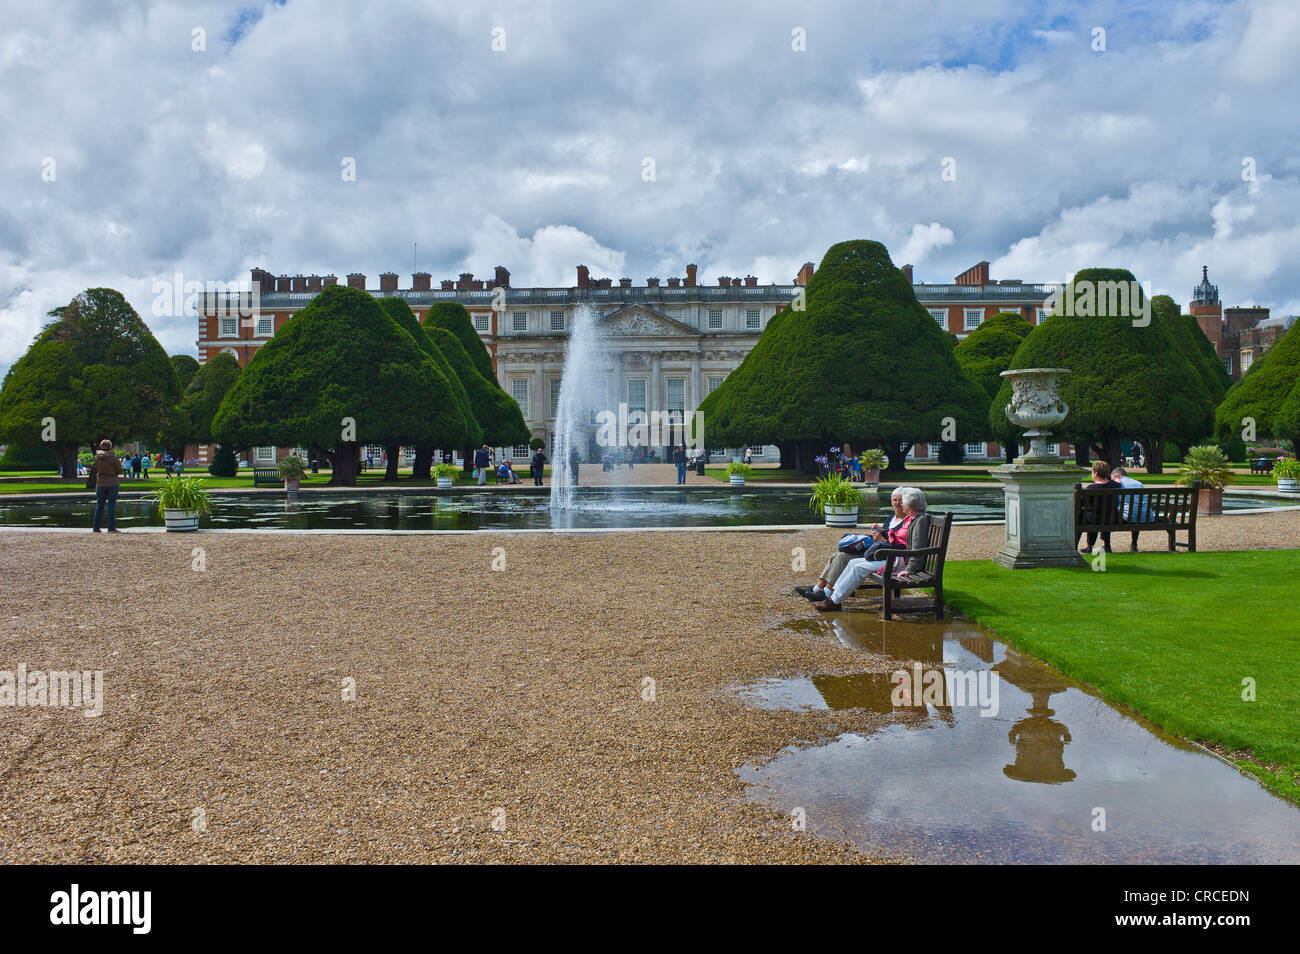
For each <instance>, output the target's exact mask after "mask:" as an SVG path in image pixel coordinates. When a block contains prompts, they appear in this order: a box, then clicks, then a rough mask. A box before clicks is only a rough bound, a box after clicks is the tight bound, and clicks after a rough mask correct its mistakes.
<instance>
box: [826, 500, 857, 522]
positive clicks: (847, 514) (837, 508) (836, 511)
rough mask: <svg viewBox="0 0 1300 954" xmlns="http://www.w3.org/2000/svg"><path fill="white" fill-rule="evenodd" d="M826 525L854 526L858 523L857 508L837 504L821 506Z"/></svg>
mask: <svg viewBox="0 0 1300 954" xmlns="http://www.w3.org/2000/svg"><path fill="white" fill-rule="evenodd" d="M822 514H823V516H824V517H825V518H826V526H828V527H856V526H857V525H858V508H857V507H856V506H852V507H847V506H842V505H839V504H827V505H826V506H825V507H824V508H822Z"/></svg>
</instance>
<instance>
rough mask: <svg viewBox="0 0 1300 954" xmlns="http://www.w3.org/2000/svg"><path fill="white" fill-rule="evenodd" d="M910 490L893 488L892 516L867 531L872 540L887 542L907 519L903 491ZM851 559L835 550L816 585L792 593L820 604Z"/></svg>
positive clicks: (908, 488)
mask: <svg viewBox="0 0 1300 954" xmlns="http://www.w3.org/2000/svg"><path fill="white" fill-rule="evenodd" d="M912 489H914V488H911V487H895V488H894V492H893V493H892V494H890V495H889V503H890V505H891V506H892V507H893V508H894V515H893V516H892V517H890V518H889V520H887V521H886V522H885V524H884V525H883V526H881V525H879V524H877V525H876V526H874V527H871V528H870V529H869V530H867V534H868V535H869V536H870V537H871V538H872V539H873V540H876V541H880V542H888V540H889V537H888V536H887V534H888V533H889V531H890V530H894V529H896V528H897V527H899V526H901V525H902V523H903V521H904V520H905V519H907V515H906V514H905V513H903V491H904V490H912ZM917 493H920V491H919V490H918V491H917ZM853 557H854V555H853V554H852V553H846V552H845V551H844V550H836V551H835V555H834V556H832V557H831V558H830V559H829V560H827V561H826V566H825V567H823V568H822V574H821V576H819V577H817V582H816V583H814V584H813V585H812V586H796V587H795V588H794V591H795V592H796V593H798V594H799V595H800V596H802V597H803V598H804V599H806V600H810V601H812V602H813V603H819V602H821V601H822V600H824V599H826V597H828V596H830V594H831V589H832V584H833V582H834V581H835V580H838V579H839V578H840V574H841V573H843V572H844V568H845V567H847V566H848V565H849V561H851V560H852V559H853Z"/></svg>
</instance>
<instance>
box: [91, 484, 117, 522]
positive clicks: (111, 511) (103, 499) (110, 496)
mask: <svg viewBox="0 0 1300 954" xmlns="http://www.w3.org/2000/svg"><path fill="white" fill-rule="evenodd" d="M105 509H107V510H108V529H110V530H116V529H117V484H113V485H112V486H111V487H96V488H95V524H94V529H95V530H98V529H99V524H100V520H101V519H102V518H103V516H104V510H105Z"/></svg>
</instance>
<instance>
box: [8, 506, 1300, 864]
mask: <svg viewBox="0 0 1300 954" xmlns="http://www.w3.org/2000/svg"><path fill="white" fill-rule="evenodd" d="M1198 530H1199V531H1200V533H1199V535H1200V544H1201V548H1202V549H1238V548H1243V547H1248V546H1249V547H1256V548H1258V547H1284V546H1288V545H1294V541H1295V540H1296V539H1297V537H1298V534H1297V531H1300V514H1297V513H1285V514H1270V515H1261V516H1238V517H1222V518H1216V519H1206V520H1203V521H1202V522H1201V524H1200V526H1199V527H1198ZM1002 532H1003V531H1002V528H1001V527H1000V526H971V527H961V526H959V527H958V528H956V529H955V530H954V533H953V539H952V545H951V551H952V556H953V558H984V557H988V556H990V555H991V554H992V553H993V552H994V550H995V549H996V547H997V546H998V545H999V544H1000V542H1001V539H1002ZM838 536H839V531H836V530H830V529H826V528H820V527H819V528H810V529H809V530H807V531H803V532H788V533H786V532H782V533H755V532H747V533H674V534H636V533H619V534H603V535H582V534H574V535H568V534H564V535H528V536H512V535H510V534H508V533H481V534H473V535H465V536H400V537H385V536H378V535H376V536H330V535H286V536H283V537H280V536H273V535H272V536H268V535H258V536H254V535H248V536H245V535H241V534H187V535H183V534H144V533H136V534H133V533H122V534H113V535H109V534H100V535H95V536H92V535H91V534H90V533H86V534H84V535H74V534H66V533H65V534H54V533H48V534H47V533H4V532H0V670H10V671H13V670H16V668H17V666H18V664H19V663H25V664H26V665H27V667H28V669H29V670H31V669H46V670H58V669H63V670H68V669H82V670H103V671H104V674H105V675H104V680H105V696H104V711H103V714H102V715H101V716H99V717H98V718H85V717H83V715H82V714H81V712H80V711H73V710H68V709H54V708H31V707H28V708H17V707H0V862H51V861H59V862H381V863H385V862H416V863H420V862H434V861H436V862H456V861H473V862H505V861H531V862H566V861H629V862H683V861H686V862H709V861H726V862H765V861H771V862H828V861H860V860H869V859H864V858H863V857H862V856H861V855H859V854H858V853H856V852H855V851H854V850H853V849H851V848H849V847H847V846H845V845H842V844H839V843H837V842H833V841H829V840H823V839H817V838H813V837H809V836H807V835H804V834H800V833H796V832H794V831H792V830H791V829H792V825H791V820H790V816H789V815H787V814H785V813H784V812H782V811H780V810H777V809H774V808H772V807H758V806H755V805H751V804H749V803H748V802H747V801H746V799H745V797H744V789H743V786H742V785H741V784H740V782H739V781H738V779H737V777H736V774H735V769H736V768H737V767H738V766H740V765H742V764H745V763H749V762H754V761H756V760H762V759H765V758H769V757H771V756H772V755H774V754H776V753H777V752H778V751H779V750H780V749H781V748H782V747H783V746H786V745H790V744H797V743H799V742H801V741H803V742H807V741H816V740H822V739H827V738H830V737H833V736H834V735H835V734H837V733H839V732H842V731H848V730H853V731H870V730H871V729H872V728H873V726H875V725H878V724H880V721H881V720H882V718H883V717H880V716H876V715H873V714H871V713H865V712H861V711H847V712H784V711H770V710H763V709H760V708H757V707H755V706H751V705H747V704H745V703H743V702H741V701H740V700H739V699H738V698H737V695H736V691H735V690H736V688H737V687H739V686H742V685H745V684H748V683H751V682H754V681H756V680H758V679H761V678H765V677H772V676H787V675H794V674H799V673H812V672H850V671H855V670H861V669H863V668H867V666H868V665H869V664H870V662H871V661H870V660H867V659H864V658H863V654H862V653H860V652H858V651H855V650H849V649H845V648H843V647H841V646H839V645H838V643H837V642H836V641H835V640H834V639H832V638H829V637H826V636H819V635H816V634H807V635H800V634H798V633H793V632H790V631H788V630H780V629H777V626H778V624H780V623H782V622H784V621H786V620H789V619H791V618H805V619H807V618H810V617H813V616H815V615H816V614H815V613H814V611H812V610H811V609H810V607H809V606H808V604H807V603H806V602H804V601H803V600H801V599H799V598H797V597H795V596H793V595H792V594H791V592H790V587H791V585H792V584H793V583H796V582H807V581H808V580H809V579H810V576H811V574H812V573H815V572H816V571H817V570H818V569H819V568H820V567H821V565H822V563H823V562H824V560H825V558H826V556H827V555H828V553H829V552H830V551H831V549H832V548H833V546H834V541H835V539H836V538H837V537H838ZM194 548H202V549H203V551H204V552H203V554H202V556H203V558H204V560H205V565H206V569H205V570H203V571H198V570H195V569H194V568H193V566H194V560H195V558H196V556H197V554H196V553H195V551H194ZM496 548H500V549H496ZM798 548H803V549H804V551H805V553H806V556H805V557H804V560H805V561H806V566H807V570H805V571H800V572H795V571H794V570H792V563H793V562H794V561H795V560H797V558H798ZM1144 548H1148V549H1156V548H1157V547H1156V541H1152V543H1151V544H1150V546H1146V545H1144ZM502 559H504V569H501V570H493V569H492V565H493V562H494V560H495V561H497V565H498V566H499V565H501V562H500V561H501V560H502ZM1171 559H1176V557H1172V558H1171ZM890 625H899V626H906V625H907V623H906V622H899V623H896V624H890ZM348 678H350V679H352V680H355V684H356V698H355V699H354V700H351V701H345V700H344V699H343V698H342V695H343V693H342V688H343V685H344V680H345V679H348ZM646 679H653V680H654V693H655V699H654V701H647V700H646V699H645V698H643V696H644V695H646V694H648V690H647V689H646V684H645V683H644V682H643V681H644V680H646ZM796 807H798V806H790V809H793V808H796ZM494 823H495V827H494Z"/></svg>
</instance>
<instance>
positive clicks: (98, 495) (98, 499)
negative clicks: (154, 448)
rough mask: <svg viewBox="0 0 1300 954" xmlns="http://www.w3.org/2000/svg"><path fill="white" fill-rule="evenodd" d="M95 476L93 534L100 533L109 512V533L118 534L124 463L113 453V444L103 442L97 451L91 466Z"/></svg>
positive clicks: (106, 441)
mask: <svg viewBox="0 0 1300 954" xmlns="http://www.w3.org/2000/svg"><path fill="white" fill-rule="evenodd" d="M90 470H91V473H93V474H94V475H95V522H94V524H93V525H92V527H91V531H90V532H91V533H99V525H100V523H101V522H102V520H103V517H104V512H105V511H106V510H107V512H108V532H109V533H118V532H119V531H118V529H117V491H118V484H119V481H120V480H121V479H122V462H121V461H120V460H118V459H117V455H116V454H114V453H113V442H112V441H110V440H107V439H105V440H102V441H100V442H99V450H97V451H95V461H94V463H92V464H91V465H90Z"/></svg>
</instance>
